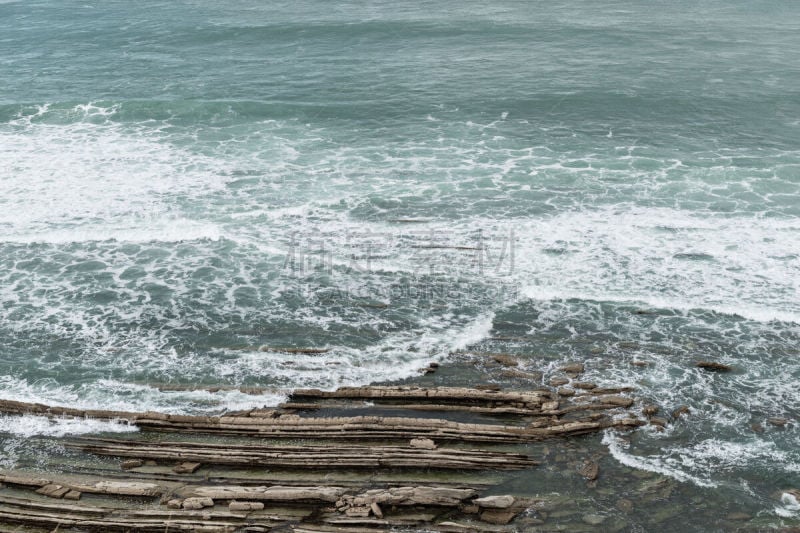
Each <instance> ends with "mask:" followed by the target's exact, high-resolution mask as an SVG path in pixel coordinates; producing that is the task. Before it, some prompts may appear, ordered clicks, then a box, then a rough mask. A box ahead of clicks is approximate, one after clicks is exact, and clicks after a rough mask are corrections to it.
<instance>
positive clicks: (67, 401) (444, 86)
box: [0, 0, 800, 531]
mask: <svg viewBox="0 0 800 533" xmlns="http://www.w3.org/2000/svg"><path fill="white" fill-rule="evenodd" d="M798 51H800V4H798V3H797V2H793V1H781V0H776V1H769V2H768V1H759V0H756V1H749V2H745V1H740V0H734V1H722V0H704V1H700V2H694V1H692V2H690V1H684V0H677V1H675V2H661V3H654V2H645V1H640V0H631V1H612V0H602V1H595V2H588V1H583V0H570V1H566V0H553V1H550V2H536V1H511V0H497V1H492V2H475V1H472V0H462V1H458V2H454V1H451V0H438V1H436V2H432V1H424V0H418V1H404V0H403V1H394V2H385V1H373V2H361V1H308V0H298V1H293V2H283V1H275V0H259V1H254V0H238V1H236V2H211V1H206V0H170V1H164V2H162V1H151V0H145V1H141V2H129V1H119V0H104V1H95V0H84V1H72V0H58V1H56V0H24V1H23V0H20V1H15V0H0V399H10V400H23V401H37V402H42V403H48V404H59V405H70V406H81V407H86V408H118V409H124V410H160V411H166V412H172V413H219V412H222V411H224V410H226V409H240V408H246V407H250V406H255V405H263V404H264V403H274V402H278V401H281V398H283V397H284V395H285V394H286V391H288V390H290V389H291V388H293V387H300V386H302V387H320V388H333V387H337V386H341V385H358V384H366V383H370V382H375V381H385V380H394V379H402V378H407V377H410V376H414V375H417V374H418V369H419V368H420V367H422V366H426V365H427V364H428V363H429V362H430V361H446V360H447V359H448V357H450V354H451V353H452V352H454V351H458V350H480V349H487V350H489V349H490V351H508V352H512V353H515V354H517V355H518V356H519V357H520V359H521V362H522V363H521V364H522V366H523V367H524V368H527V369H529V370H537V369H545V370H546V369H554V368H557V367H558V366H559V365H561V364H563V363H564V362H566V361H581V362H584V363H585V364H586V368H587V375H586V379H587V380H590V381H593V382H595V383H599V384H604V385H609V386H611V385H633V386H636V387H637V388H638V392H637V395H639V396H640V397H642V398H643V399H644V401H645V402H649V403H654V404H657V405H660V406H662V408H663V409H664V410H665V412H668V411H670V410H672V409H674V408H676V407H678V406H680V405H687V406H689V408H690V410H691V413H692V414H691V416H689V417H683V418H681V420H680V421H679V422H678V423H675V424H670V425H669V426H668V428H667V429H666V430H665V431H661V432H659V431H656V430H655V429H654V428H647V429H643V430H641V431H638V432H637V433H636V434H635V435H634V436H632V437H631V436H629V437H628V438H627V439H626V440H622V439H620V438H618V437H617V436H616V435H614V434H612V433H608V434H606V435H604V436H601V437H598V438H597V440H598V442H599V441H600V440H602V445H603V446H604V447H605V448H607V449H608V450H609V451H610V453H611V456H613V459H614V461H615V462H616V463H615V464H618V465H619V467H620V468H623V467H624V468H633V469H637V470H643V471H650V472H656V473H659V474H662V475H664V476H667V477H668V478H671V479H673V480H675V481H676V482H679V483H680V484H682V485H683V486H686V487H691V490H693V491H696V492H695V494H696V495H699V496H697V497H698V498H700V499H703V498H709V497H710V496H708V495H709V494H717V495H722V496H719V497H720V498H724V499H726V500H727V501H731V502H732V501H736V502H740V505H741V506H742V507H743V508H745V509H746V510H747V511H748V512H749V513H751V514H752V515H753V516H756V517H759V519H760V520H762V521H763V523H765V524H769V525H780V524H797V523H798V520H800V505H798V503H797V501H793V500H792V499H791V498H783V499H781V498H780V497H776V496H775V494H776V491H778V494H780V492H779V491H780V490H782V489H786V488H789V487H795V488H800V53H798ZM264 346H269V347H314V348H326V349H328V351H327V352H325V353H322V354H290V355H287V354H286V353H280V352H275V351H265V350H262V349H261V347H264ZM699 360H712V361H718V362H721V363H723V364H727V365H731V366H732V367H733V370H732V371H731V372H728V373H710V372H707V371H704V370H702V369H699V368H697V367H696V366H695V363H696V362H697V361H699ZM634 363H637V364H634ZM152 383H173V384H186V385H189V384H209V385H211V384H214V385H220V384H221V385H230V386H240V385H247V386H252V385H258V386H264V387H268V388H269V389H270V390H272V391H273V392H272V393H270V394H267V395H266V397H265V396H251V395H246V394H242V393H239V392H236V391H222V392H219V393H215V394H211V393H208V392H203V391H161V390H159V389H158V388H155V387H150V386H148V384H152ZM776 417H777V418H783V419H786V420H787V421H788V424H787V425H785V426H782V427H781V426H775V425H772V424H769V423H768V422H767V420H768V419H769V418H776ZM98 425H99V426H102V428H103V430H104V431H114V430H116V429H115V428H114V427H113V425H112V424H101V423H98V422H92V423H90V422H86V423H85V424H84V425H81V424H76V423H70V424H67V423H66V422H64V421H62V422H48V421H44V420H37V419H35V418H26V419H25V421H24V423H23V422H20V420H19V419H13V418H10V417H1V416H0V450H2V453H0V466H3V467H10V466H13V465H14V464H15V462H16V461H17V458H18V454H19V453H20V450H21V448H23V447H24V444H22V443H23V439H25V438H26V437H30V436H32V435H56V434H63V433H80V432H90V431H96V430H97V428H98ZM124 429H126V428H122V427H120V428H119V430H124ZM692 505H695V504H692ZM697 513H699V514H702V511H697ZM674 520H676V521H675V522H674V523H673V526H674V528H675V529H680V530H682V531H686V530H687V529H686V527H687V525H686V524H684V523H682V522H680V520H687V521H688V522H687V523H688V524H689V526H688V527H689V528H690V529H691V527H692V524H694V525H695V526H696V524H697V522H694V519H690V518H688V517H685V516H684V517H678V518H675V519H674ZM665 527H666V526H665ZM698 527H699V526H698ZM665 530H666V529H665Z"/></svg>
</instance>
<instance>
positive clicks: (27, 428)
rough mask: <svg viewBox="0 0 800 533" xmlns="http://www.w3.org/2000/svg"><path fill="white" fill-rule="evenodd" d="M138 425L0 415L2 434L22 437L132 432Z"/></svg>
mask: <svg viewBox="0 0 800 533" xmlns="http://www.w3.org/2000/svg"><path fill="white" fill-rule="evenodd" d="M134 431H138V428H137V427H136V426H133V425H130V424H128V423H126V422H124V421H113V420H108V421H106V420H94V419H89V418H46V417H43V416H33V415H22V416H5V415H4V416H0V434H3V433H6V434H11V435H16V436H20V437H33V436H48V437H63V436H65V435H82V434H86V433H130V432H134Z"/></svg>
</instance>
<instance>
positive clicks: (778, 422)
mask: <svg viewBox="0 0 800 533" xmlns="http://www.w3.org/2000/svg"><path fill="white" fill-rule="evenodd" d="M767 422H769V423H770V424H771V425H773V426H778V427H783V426H785V425H786V424H788V423H789V421H788V420H787V419H785V418H782V417H777V416H775V417H771V418H767Z"/></svg>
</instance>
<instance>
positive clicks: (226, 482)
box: [0, 368, 654, 533]
mask: <svg viewBox="0 0 800 533" xmlns="http://www.w3.org/2000/svg"><path fill="white" fill-rule="evenodd" d="M569 370H572V371H573V373H577V370H579V369H578V368H570V369H569ZM573 389H574V390H575V394H572V395H569V396H564V395H561V394H559V393H558V392H557V391H556V390H553V389H545V388H543V389H537V390H530V391H503V390H498V389H497V388H496V387H482V388H464V387H431V388H424V387H382V386H368V387H348V388H342V389H339V390H337V391H319V390H314V389H307V390H299V391H295V393H294V394H293V395H292V397H291V398H290V400H289V402H287V403H286V404H283V405H282V406H278V407H274V408H267V407H265V408H260V409H250V410H247V411H238V412H229V413H225V414H223V415H221V416H182V415H170V414H165V413H157V412H142V413H133V412H123V411H110V410H81V409H73V408H69V407H58V406H47V405H42V404H33V403H25V402H15V401H8V400H0V413H2V414H5V415H12V416H13V415H38V416H44V417H48V418H95V419H101V420H112V421H119V422H120V423H126V424H131V425H135V426H137V427H138V428H139V429H140V430H142V431H143V432H148V433H147V434H142V433H132V434H125V435H124V436H120V437H118V438H106V437H104V436H87V437H81V438H66V439H59V444H61V445H64V446H66V447H68V448H70V449H71V450H73V452H75V453H77V454H78V455H77V456H78V457H84V455H85V456H86V458H85V459H84V460H81V461H77V462H76V463H75V464H76V466H74V467H70V466H69V465H66V466H65V465H64V464H63V462H62V463H59V467H58V468H57V469H55V470H51V471H58V472H60V473H59V474H57V475H55V474H53V475H50V474H48V475H46V476H41V475H37V474H36V473H32V472H28V471H0V524H3V525H6V524H8V525H13V526H15V527H24V528H26V529H25V530H26V531H28V530H30V531H53V530H56V529H57V530H59V531H144V532H150V531H152V532H163V531H165V530H168V531H203V532H238V531H248V532H261V531H264V532H266V531H272V530H274V531H281V532H286V531H293V532H297V533H312V532H320V533H322V532H333V531H340V532H341V531H347V532H354V533H355V532H363V533H369V532H377V531H390V530H392V529H398V528H412V529H413V528H418V529H419V528H422V529H425V530H427V531H442V532H445V531H447V532H484V531H496V532H501V531H514V530H515V529H514V528H513V521H514V520H515V518H516V517H517V516H518V515H519V514H520V513H522V512H524V511H526V510H527V509H528V508H530V507H531V505H532V502H531V501H530V500H528V499H525V498H520V497H518V496H515V495H510V494H507V495H497V494H496V492H495V493H494V494H492V495H484V496H482V495H481V491H483V490H485V489H491V486H490V484H489V483H486V480H487V478H486V476H484V475H483V473H484V472H495V473H498V474H496V475H499V473H500V472H503V471H510V470H522V469H530V468H535V467H536V465H537V464H539V463H538V461H536V460H534V458H532V457H529V456H528V455H527V454H525V453H519V452H520V451H524V446H523V445H524V444H525V443H529V442H533V441H539V440H543V439H550V438H567V437H571V436H574V435H582V434H586V433H592V432H597V431H600V430H603V429H606V428H619V429H621V430H625V429H632V428H635V427H637V426H640V425H643V424H645V423H646V422H645V421H644V420H642V419H640V418H639V417H638V416H637V413H638V414H641V413H642V409H641V407H640V408H639V409H638V410H637V411H636V413H635V412H634V411H633V410H632V406H633V404H634V399H632V398H630V397H628V396H626V395H625V394H626V393H627V392H630V389H627V388H599V387H595V386H593V385H592V384H586V383H581V384H580V386H579V385H578V384H573ZM323 408H324V411H323ZM331 409H334V410H335V409H338V410H339V412H340V413H341V412H343V413H345V414H346V413H347V410H348V409H357V410H358V411H359V413H358V414H355V413H354V415H355V416H323V415H322V414H321V413H322V412H325V413H329V412H331ZM363 411H366V412H367V413H368V414H363ZM423 411H424V412H423ZM453 412H459V415H458V420H459V421H454V420H450V419H448V417H449V416H452V415H451V414H450V413H453ZM370 413H374V414H370ZM387 413H390V414H387ZM337 414H338V413H337ZM646 414H647V415H648V416H650V418H651V423H652V414H654V412H650V411H647V412H646ZM492 417H497V418H496V419H493V418H492ZM284 439H287V440H289V442H287V443H286V444H282V442H283V440H284ZM343 441H344V442H343ZM511 450H518V451H511ZM81 454H83V455H81ZM97 461H100V462H101V463H102V462H105V463H104V464H106V465H107V464H108V463H111V464H112V467H111V468H109V467H108V466H105V467H104V468H102V469H97V468H94V467H89V466H87V465H92V464H96V463H97ZM80 465H84V466H80ZM113 465H116V466H115V467H114V466H113ZM212 467H213V468H215V469H216V470H215V471H216V472H219V471H220V469H223V471H224V472H226V474H224V475H223V476H222V477H219V474H216V476H217V477H216V478H215V479H209V477H208V475H207V472H208V471H209V470H207V469H208V468H212ZM70 468H73V471H71V470H70ZM87 468H88V469H87ZM226 469H233V470H231V471H230V472H229V473H228V470H226ZM45 471H47V469H46V465H45ZM243 471H244V472H246V474H237V472H243ZM336 471H339V472H342V471H343V472H344V473H345V474H346V475H345V476H344V477H342V476H341V475H339V476H338V477H337V476H333V477H331V478H330V479H331V482H330V483H328V482H321V480H325V479H328V476H327V475H325V474H323V473H324V472H328V473H330V472H336ZM431 471H440V472H441V473H442V475H444V474H445V473H447V472H453V473H457V474H458V475H459V476H462V477H461V478H460V479H462V480H463V479H467V480H472V481H462V482H458V481H454V480H453V479H451V480H450V481H449V482H448V481H444V480H443V481H442V482H440V483H430V482H429V481H427V482H425V481H422V482H421V481H417V482H410V481H409V479H414V476H417V478H416V479H425V478H420V477H419V475H420V474H417V473H418V472H425V473H427V472H431ZM275 472H285V473H286V474H285V475H284V477H283V478H282V479H289V480H291V481H283V482H280V481H278V479H279V478H278V477H274V476H273V474H274V473H275ZM303 472H305V474H303ZM376 472H379V473H381V475H382V479H383V481H381V482H376V481H374V480H375V473H376ZM470 472H474V475H471V477H469V475H468V473H470ZM590 474H591V473H589V474H584V476H585V477H587V479H589V478H590V477H594V478H596V477H597V473H596V472H594V474H593V475H590ZM237 475H239V476H241V477H238V478H237V477H236V476H237ZM226 476H227V477H226ZM270 476H273V477H270ZM464 476H466V477H464ZM391 479H397V480H398V481H391ZM427 479H430V478H427ZM443 479H447V478H443ZM454 479H455V478H454ZM270 480H274V481H270ZM337 480H338V481H337ZM343 481H344V482H343ZM84 495H92V497H91V498H84V497H83V496H84ZM87 502H90V503H87Z"/></svg>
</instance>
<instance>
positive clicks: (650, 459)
mask: <svg viewBox="0 0 800 533" xmlns="http://www.w3.org/2000/svg"><path fill="white" fill-rule="evenodd" d="M603 444H605V445H606V446H608V450H609V451H610V452H611V455H612V457H614V459H616V460H617V461H619V462H620V463H622V464H624V465H625V466H629V467H631V468H637V469H640V470H646V471H648V472H654V473H656V474H662V475H665V476H668V477H671V478H674V479H677V480H678V481H687V482H691V483H694V484H695V485H697V486H699V487H716V486H717V485H716V483H714V482H713V481H711V480H709V479H707V478H701V477H697V476H693V475H691V474H687V473H685V472H682V471H681V470H680V469H677V468H673V467H671V466H669V465H667V464H665V463H664V461H663V460H662V458H661V457H660V456H657V455H651V456H646V457H643V456H638V455H633V454H631V453H628V451H627V445H626V443H625V442H624V441H622V440H621V439H619V438H617V437H616V436H615V435H614V432H613V430H606V432H605V434H604V435H603Z"/></svg>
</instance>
